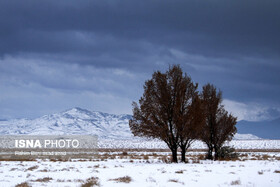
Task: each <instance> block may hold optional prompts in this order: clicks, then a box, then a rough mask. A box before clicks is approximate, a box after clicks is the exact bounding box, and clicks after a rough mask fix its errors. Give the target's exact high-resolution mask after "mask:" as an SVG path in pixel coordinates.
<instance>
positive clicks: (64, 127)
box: [0, 108, 133, 139]
mask: <svg viewBox="0 0 280 187" xmlns="http://www.w3.org/2000/svg"><path fill="white" fill-rule="evenodd" d="M130 118H131V116H130V115H114V114H107V113H102V112H92V111H88V110H85V109H81V108H73V109H70V110H67V111H64V112H61V113H56V114H52V115H45V116H42V117H40V118H36V119H32V120H30V119H16V120H8V121H0V134H8V135H14V134H31V135H50V134H52V135H54V134H55V135H73V134H91V135H97V136H98V137H99V138H110V139H118V138H121V139H128V138H131V137H132V136H133V135H132V134H131V132H130V129H129V126H128V121H129V119H130Z"/></svg>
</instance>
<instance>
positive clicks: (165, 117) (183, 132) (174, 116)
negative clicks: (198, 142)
mask: <svg viewBox="0 0 280 187" xmlns="http://www.w3.org/2000/svg"><path fill="white" fill-rule="evenodd" d="M196 89H197V84H194V83H192V81H191V78H190V77H188V76H187V75H186V74H185V75H183V72H182V69H181V68H180V66H179V65H174V66H172V67H169V70H168V71H167V72H166V73H161V72H159V71H157V72H154V74H153V76H152V79H151V80H148V81H146V82H145V85H144V94H143V96H142V97H141V98H140V100H139V105H140V107H139V106H138V105H137V104H136V103H135V102H134V103H133V118H132V120H130V122H129V126H130V129H131V131H132V133H133V134H134V135H135V136H141V137H152V138H158V139H161V140H163V141H164V142H165V143H166V144H167V145H168V147H169V148H170V150H171V152H172V162H178V161H177V149H178V147H179V146H181V147H182V148H183V149H182V150H184V152H182V154H184V157H185V150H186V148H187V147H188V146H189V144H190V143H191V141H190V139H191V138H193V135H190V133H189V131H190V130H192V128H189V127H188V128H187V127H186V126H188V125H192V124H193V123H192V120H189V119H188V118H189V117H190V113H189V111H192V112H194V111H195V108H194V107H193V108H191V105H192V101H194V98H195V96H197V91H196ZM185 136H190V137H185Z"/></svg>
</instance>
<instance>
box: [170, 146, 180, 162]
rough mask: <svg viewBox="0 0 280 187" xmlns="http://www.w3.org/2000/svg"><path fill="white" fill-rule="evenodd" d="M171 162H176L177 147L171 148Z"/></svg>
mask: <svg viewBox="0 0 280 187" xmlns="http://www.w3.org/2000/svg"><path fill="white" fill-rule="evenodd" d="M171 151H172V162H174V163H178V159H177V149H172V150H171Z"/></svg>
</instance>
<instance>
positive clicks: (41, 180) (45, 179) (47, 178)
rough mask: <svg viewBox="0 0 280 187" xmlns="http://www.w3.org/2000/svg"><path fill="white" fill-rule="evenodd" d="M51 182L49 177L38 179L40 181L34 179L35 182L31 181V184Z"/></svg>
mask: <svg viewBox="0 0 280 187" xmlns="http://www.w3.org/2000/svg"><path fill="white" fill-rule="evenodd" d="M51 180H53V179H52V178H51V177H44V178H40V179H36V180H32V181H33V182H50V181H51Z"/></svg>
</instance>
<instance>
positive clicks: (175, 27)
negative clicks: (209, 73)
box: [0, 0, 280, 56]
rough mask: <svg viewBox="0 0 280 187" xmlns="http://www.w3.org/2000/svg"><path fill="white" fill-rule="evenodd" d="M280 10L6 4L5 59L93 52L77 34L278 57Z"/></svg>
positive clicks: (258, 4)
mask: <svg viewBox="0 0 280 187" xmlns="http://www.w3.org/2000/svg"><path fill="white" fill-rule="evenodd" d="M279 7H280V2H279V1H273V0H272V1H268V2H264V1H258V0H254V1H200V2H198V1H164V2H162V1H106V2H104V1H80V2H78V1H63V2H61V1H60V2H57V1H43V2H42V1H13V3H11V2H10V1H5V2H1V18H0V19H1V25H2V28H1V40H3V41H4V42H1V54H2V55H3V54H5V53H17V52H30V51H31V52H46V53H49V52H61V51H65V52H69V50H70V51H71V50H72V51H75V52H77V51H82V52H83V51H84V49H85V48H87V47H89V49H88V52H92V51H93V52H94V51H95V48H91V45H90V44H88V43H87V42H86V41H77V40H76V39H77V37H76V36H75V33H72V35H71V33H70V34H69V33H68V31H77V32H86V33H87V32H91V33H97V34H101V35H103V36H104V35H109V36H112V37H113V38H114V37H116V38H118V39H131V40H144V41H149V42H151V43H156V44H158V45H167V46H173V47H179V48H181V49H182V50H187V51H188V52H191V53H196V54H203V55H210V56H213V55H215V56H217V55H218V56H221V55H232V56H236V55H240V54H247V53H252V54H256V55H258V54H260V53H261V54H262V55H274V56H275V55H276V56H279V54H278V51H279V50H280V47H279V43H280V37H279V33H280V23H279V21H278V20H279V19H280V13H279V11H278V8H279ZM64 32H65V33H66V34H65V35H64ZM101 37H102V36H101ZM75 44H77V45H75ZM113 45H114V44H113ZM82 46H84V47H82ZM121 47H122V46H121ZM124 47H125V46H124ZM91 49H92V50H91ZM108 51H109V50H108Z"/></svg>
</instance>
